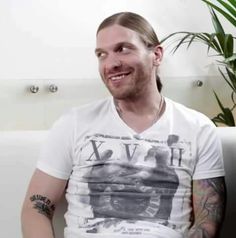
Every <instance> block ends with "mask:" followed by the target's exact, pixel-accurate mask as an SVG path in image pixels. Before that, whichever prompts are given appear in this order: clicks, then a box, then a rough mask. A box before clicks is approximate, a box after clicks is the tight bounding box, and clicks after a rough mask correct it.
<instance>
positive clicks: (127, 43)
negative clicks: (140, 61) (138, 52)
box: [95, 41, 136, 54]
mask: <svg viewBox="0 0 236 238" xmlns="http://www.w3.org/2000/svg"><path fill="white" fill-rule="evenodd" d="M120 46H128V47H130V48H132V49H136V47H135V46H134V45H133V44H131V43H130V42H127V41H122V42H118V43H117V44H115V45H114V46H113V49H115V50H116V49H117V48H119V47H120ZM105 51H106V50H104V49H102V48H96V49H95V54H97V53H99V52H105Z"/></svg>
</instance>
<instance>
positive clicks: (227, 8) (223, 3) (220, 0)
mask: <svg viewBox="0 0 236 238" xmlns="http://www.w3.org/2000/svg"><path fill="white" fill-rule="evenodd" d="M217 1H218V2H219V3H220V4H221V5H222V6H223V7H224V8H225V9H226V10H227V11H228V12H229V13H230V14H231V15H232V16H233V17H234V18H235V16H236V10H235V9H234V8H235V7H234V6H233V7H232V6H230V5H229V4H228V3H226V2H224V1H222V0H217Z"/></svg>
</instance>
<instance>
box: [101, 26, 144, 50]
mask: <svg viewBox="0 0 236 238" xmlns="http://www.w3.org/2000/svg"><path fill="white" fill-rule="evenodd" d="M121 42H129V43H131V44H134V45H137V44H143V42H142V41H141V38H140V35H139V34H138V33H137V32H136V31H133V30H131V29H129V28H126V27H123V26H120V25H118V24H114V25H111V26H108V27H105V28H103V29H102V30H100V31H99V32H98V34H97V48H109V47H112V46H113V45H117V44H118V43H121Z"/></svg>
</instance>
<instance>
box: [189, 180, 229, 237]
mask: <svg viewBox="0 0 236 238" xmlns="http://www.w3.org/2000/svg"><path fill="white" fill-rule="evenodd" d="M224 211H225V183H224V178H222V177H219V178H211V179H203V180H198V181H194V182H193V219H194V221H193V224H192V226H191V228H190V231H189V235H188V238H217V237H218V236H219V232H220V228H221V225H222V223H223V220H224Z"/></svg>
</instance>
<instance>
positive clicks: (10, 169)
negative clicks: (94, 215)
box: [0, 128, 236, 238]
mask: <svg viewBox="0 0 236 238" xmlns="http://www.w3.org/2000/svg"><path fill="white" fill-rule="evenodd" d="M217 131H218V133H219V135H220V137H221V139H222V144H223V153H224V161H225V168H226V182H227V190H228V203H227V211H226V218H225V222H224V226H223V230H222V235H221V237H222V238H226V237H227V238H230V237H232V235H231V234H234V227H233V224H235V221H234V218H236V174H235V172H236V128H217ZM47 133H48V132H47V131H11V132H10V131H8V132H0V176H1V178H0V188H1V202H0V211H1V214H0V224H1V229H0V237H11V238H21V237H22V235H21V228H20V210H21V205H22V202H23V199H24V195H25V192H26V188H27V186H28V182H29V180H30V177H31V175H32V173H33V171H34V168H35V164H36V160H37V156H38V152H39V150H40V146H41V143H42V141H43V140H44V139H45V137H46V135H47ZM65 210H66V202H65V200H64V198H63V201H62V202H61V205H60V206H59V207H58V209H57V211H56V213H57V215H56V219H55V220H54V224H55V233H56V238H63V228H64V225H65V223H64V218H63V214H64V212H65Z"/></svg>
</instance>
